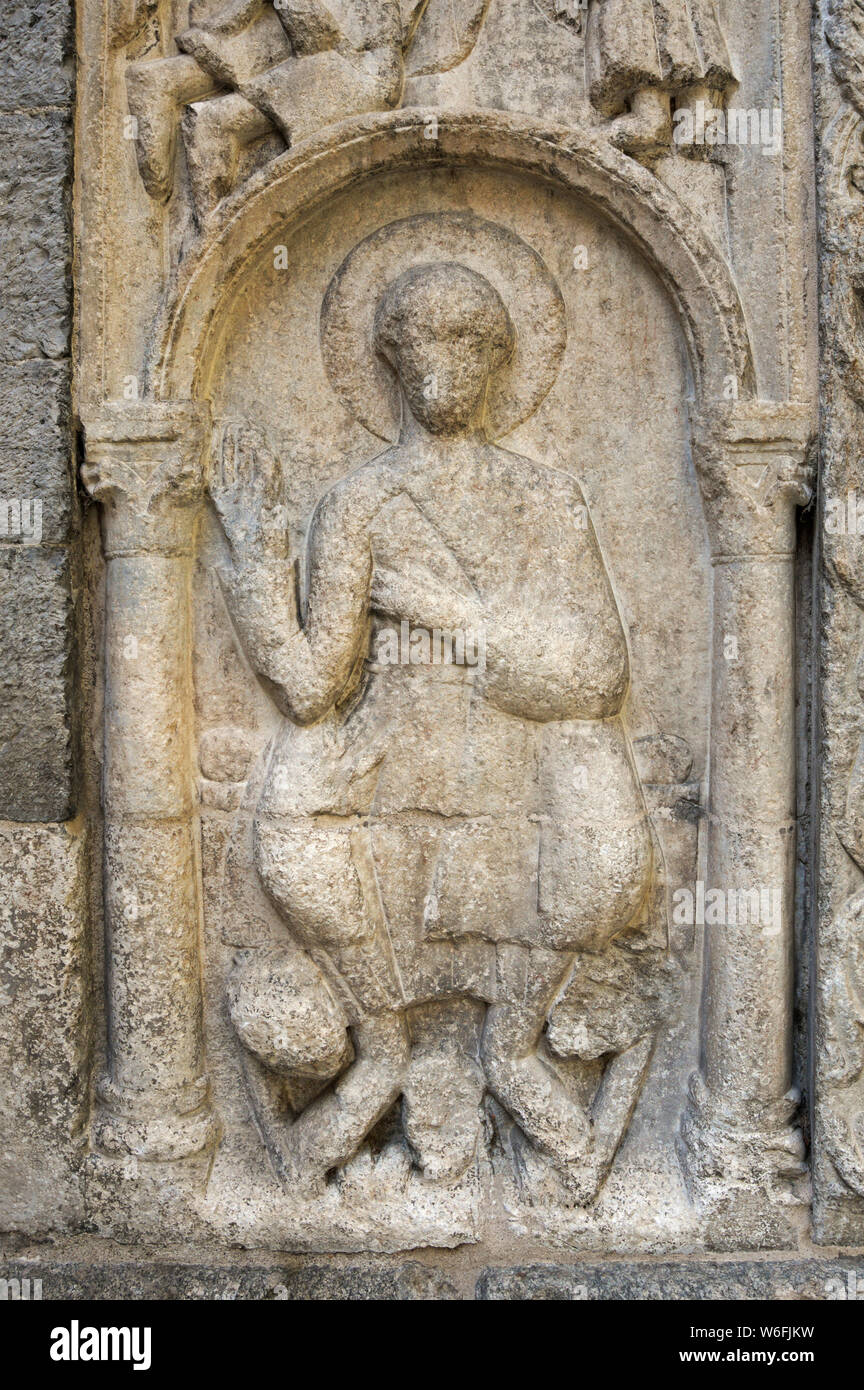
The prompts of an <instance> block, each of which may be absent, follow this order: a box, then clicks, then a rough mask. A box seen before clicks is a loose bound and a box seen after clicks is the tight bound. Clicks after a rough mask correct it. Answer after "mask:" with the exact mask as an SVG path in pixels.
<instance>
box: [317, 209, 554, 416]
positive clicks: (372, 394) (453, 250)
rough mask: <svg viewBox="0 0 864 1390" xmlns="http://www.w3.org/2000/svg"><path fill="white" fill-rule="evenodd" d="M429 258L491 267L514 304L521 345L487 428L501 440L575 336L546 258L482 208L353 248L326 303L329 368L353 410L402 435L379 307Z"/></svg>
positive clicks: (392, 226)
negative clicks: (379, 336) (378, 326)
mask: <svg viewBox="0 0 864 1390" xmlns="http://www.w3.org/2000/svg"><path fill="white" fill-rule="evenodd" d="M431 261H456V262H458V263H459V264H460V265H464V266H467V267H468V269H469V270H474V271H476V272H477V273H478V274H480V275H484V276H485V277H486V279H487V280H488V281H489V283H490V284H491V285H493V286H494V288H495V289H496V290H497V291H498V293H499V294H500V296H501V298H502V300H503V301H504V303H505V304H506V306H507V309H508V311H509V313H510V317H511V319H512V321H513V326H514V328H515V330H516V348H515V351H514V353H513V356H512V357H511V359H510V361H509V362H508V363H507V364H506V365H505V366H504V367H502V368H501V370H500V371H499V372H496V374H495V376H494V377H493V378H492V381H491V382H490V384H489V406H488V425H489V433H490V435H491V436H492V438H493V439H500V438H501V437H502V436H503V435H505V434H509V432H510V431H511V430H513V429H515V428H516V426H517V425H520V424H521V423H522V421H523V420H527V419H528V417H529V416H530V415H533V414H534V411H535V410H536V409H537V407H538V406H539V404H540V402H541V401H542V400H543V398H544V397H545V396H547V395H548V393H549V391H550V390H551V388H552V386H553V384H554V382H555V378H556V377H557V375H558V370H559V367H560V365H561V358H562V356H563V353H564V348H565V346H566V343H567V323H566V310H565V306H564V300H563V298H562V296H561V291H560V290H559V288H558V285H557V284H556V282H555V280H554V278H553V276H552V275H551V273H550V271H549V269H548V267H547V266H546V263H545V261H544V260H543V259H542V257H541V256H539V255H538V254H537V252H536V251H534V250H533V249H532V247H530V246H529V245H528V244H527V242H524V241H523V240H522V238H521V237H519V236H517V235H516V234H515V232H511V231H510V230H509V229H507V228H505V227H501V226H499V225H498V224H497V223H496V222H487V221H486V220H485V219H484V218H481V217H477V216H475V214H474V213H470V212H440V213H421V214H418V215H417V216H415V217H405V218H402V219H400V220H399V221H398V222H390V223H388V225H387V226H384V227H379V228H378V230H377V231H376V232H372V234H371V235H370V236H368V237H366V239H365V240H364V241H361V242H358V244H357V245H356V246H355V247H354V249H353V250H352V251H350V252H349V253H348V255H347V256H346V257H345V260H344V261H343V262H342V264H341V266H340V267H339V269H338V270H337V272H336V274H335V275H334V276H333V279H332V280H331V281H330V284H329V286H328V288H327V293H326V295H325V296H324V303H323V304H322V306H321V354H322V357H323V359H324V366H325V368H326V371H327V375H328V377H329V378H330V382H331V385H332V386H333V389H334V391H335V392H336V394H337V395H338V396H339V398H340V400H341V401H342V402H343V404H344V405H345V407H346V409H347V410H348V411H350V413H351V414H352V415H353V416H354V418H355V419H356V420H359V421H360V423H361V424H362V425H365V426H366V428H367V429H368V430H370V431H371V432H372V434H375V435H377V436H378V437H379V439H384V440H386V441H387V442H388V443H394V442H395V440H396V439H397V437H398V433H399V419H400V405H399V394H398V388H397V385H396V382H395V379H394V377H393V373H392V371H391V370H390V368H389V367H387V365H386V364H385V363H384V362H382V360H381V359H380V357H379V356H378V354H377V353H376V351H375V348H374V346H373V343H372V331H373V323H374V319H375V309H376V306H377V304H378V300H379V299H380V297H381V294H382V293H383V291H384V289H385V288H386V286H387V285H388V284H390V282H391V280H395V279H396V277H397V276H398V275H401V274H402V272H403V271H405V270H409V269H410V268H411V267H412V266H415V265H424V264H428V263H429V262H431Z"/></svg>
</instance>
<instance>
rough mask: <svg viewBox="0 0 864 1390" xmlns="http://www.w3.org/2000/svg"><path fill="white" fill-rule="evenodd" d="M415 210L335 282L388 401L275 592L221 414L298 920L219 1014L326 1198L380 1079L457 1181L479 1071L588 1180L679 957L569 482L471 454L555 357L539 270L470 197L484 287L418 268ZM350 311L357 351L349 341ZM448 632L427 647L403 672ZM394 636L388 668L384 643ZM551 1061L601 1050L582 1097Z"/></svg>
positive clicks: (346, 352)
mask: <svg viewBox="0 0 864 1390" xmlns="http://www.w3.org/2000/svg"><path fill="white" fill-rule="evenodd" d="M436 220H437V219H436ZM426 221H427V219H422V218H419V219H409V221H408V222H407V223H403V224H396V225H395V226H394V227H391V228H387V229H384V230H383V231H382V233H380V234H377V235H376V236H375V237H373V238H370V240H369V243H367V244H361V246H359V247H358V248H356V249H355V252H354V253H352V254H351V256H349V258H348V260H347V261H346V263H345V264H344V265H343V267H342V268H341V270H340V271H339V273H338V274H337V276H336V277H335V279H334V282H333V284H332V285H331V289H330V291H329V292H328V296H327V299H326V301H325V305H324V310H323V314H322V341H323V345H324V353H325V361H326V363H327V366H328V370H329V371H330V374H331V376H332V377H333V378H334V381H335V383H336V384H337V386H338V389H339V391H340V394H341V395H342V396H343V399H347V400H349V401H351V402H352V404H353V405H355V407H356V408H357V410H358V412H359V413H361V414H363V415H364V416H366V418H367V419H368V417H369V414H370V412H373V418H374V416H375V415H377V422H376V424H375V425H374V426H373V427H374V428H375V431H376V433H379V434H381V435H383V436H384V437H387V436H388V434H390V433H391V432H392V424H393V422H394V418H395V421H397V422H399V423H398V424H397V428H396V433H395V438H394V442H393V444H392V445H391V447H390V448H389V449H387V450H386V451H385V452H384V453H383V454H379V455H378V456H377V457H375V458H374V459H373V460H372V461H371V462H370V463H369V464H367V465H364V466H362V467H361V468H360V469H358V470H357V471H355V472H354V473H351V474H349V475H348V476H347V477H346V478H345V479H344V480H343V481H342V482H340V483H338V484H337V485H336V486H335V487H333V488H332V489H331V490H330V491H329V492H327V493H326V494H325V496H324V497H323V498H322V500H321V502H320V504H319V506H318V508H317V510H316V514H315V517H314V518H313V521H312V525H311V529H310V532H309V538H308V544H307V554H306V562H305V580H301V581H299V585H298V578H297V575H298V570H297V567H296V564H295V560H296V558H297V557H294V556H292V555H291V554H290V553H289V550H288V546H287V540H286V534H285V524H284V509H282V508H281V506H280V497H281V478H280V461H279V460H277V459H276V458H275V457H274V456H273V454H272V452H271V451H270V450H269V449H268V447H267V444H266V441H265V440H263V439H262V438H261V436H260V434H258V433H256V432H255V431H254V429H252V430H250V429H249V428H245V427H241V428H239V429H238V428H236V427H228V428H227V429H226V430H225V431H224V432H223V434H222V438H221V446H220V453H219V458H218V460H217V462H216V464H215V468H214V475H213V478H212V481H211V484H210V492H211V497H212V499H213V503H214V505H215V508H216V511H217V513H218V515H219V517H220V520H221V523H222V526H223V528H224V531H225V535H226V538H227V543H228V551H229V555H230V562H229V563H227V564H226V565H225V566H224V568H223V570H222V571H221V575H220V577H221V581H222V584H223V587H224V592H225V595H226V599H227V602H228V605H229V609H230V612H231V614H232V617H233V620H234V623H235V625H236V628H237V631H238V633H239V634H240V637H241V640H242V642H243V645H244V647H245V650H246V652H247V655H248V657H249V660H250V662H251V664H252V665H253V667H254V668H255V669H256V670H257V671H258V672H259V674H260V676H261V678H262V679H263V681H264V682H265V685H266V687H267V689H268V690H269V691H270V692H271V694H272V697H273V699H274V700H275V701H276V703H277V705H278V707H279V708H280V710H281V711H282V712H283V713H284V715H285V716H287V718H286V722H285V725H284V729H283V731H282V733H281V734H280V735H279V736H278V739H277V743H276V747H275V750H274V753H273V756H272V759H271V761H270V764H269V768H268V771H267V775H266V778H265V781H264V785H263V789H262V792H261V795H260V799H259V803H258V809H257V813H256V817H255V828H254V844H255V859H256V864H257V868H258V872H259V874H260V876H261V879H262V882H263V884H264V886H265V888H266V890H267V893H268V895H269V897H270V899H271V900H272V901H273V902H274V903H275V904H276V906H277V907H278V909H279V911H280V913H281V915H282V918H283V920H284V922H285V924H286V925H287V926H288V927H289V931H290V934H291V936H292V938H293V941H294V946H293V947H287V946H286V947H282V948H276V949H273V948H271V949H268V950H265V951H263V952H261V951H255V952H249V951H246V952H243V953H241V955H240V956H239V957H238V959H237V961H236V963H235V967H234V970H233V973H232V976H231V980H230V983H229V1006H230V1012H231V1017H232V1020H233V1022H234V1026H235V1028H236V1029H237V1032H238V1035H239V1037H240V1039H241V1041H242V1042H243V1045H244V1047H245V1049H246V1051H247V1053H248V1054H250V1055H249V1058H248V1060H247V1066H246V1072H247V1078H248V1081H249V1085H250V1088H251V1091H252V1094H253V1097H254V1104H255V1108H256V1114H257V1116H258V1121H259V1125H260V1127H261V1129H262V1132H263V1133H264V1135H265V1139H266V1142H267V1144H268V1148H269V1151H270V1154H271V1157H272V1159H273V1161H274V1165H275V1166H276V1168H277V1171H278V1172H279V1174H280V1176H281V1177H282V1178H283V1180H284V1181H285V1182H286V1183H288V1184H290V1186H291V1187H292V1188H295V1187H296V1186H297V1184H302V1185H304V1186H305V1187H308V1188H310V1189H312V1190H321V1186H322V1183H323V1180H324V1178H325V1176H326V1175H327V1174H328V1172H330V1171H331V1170H333V1169H335V1168H338V1167H339V1166H340V1165H343V1164H344V1163H346V1162H347V1160H348V1159H349V1158H351V1157H352V1155H353V1154H354V1153H355V1152H356V1151H357V1149H358V1147H359V1145H360V1144H361V1143H362V1141H363V1140H364V1139H365V1138H366V1136H367V1135H368V1134H369V1132H370V1131H371V1130H372V1129H373V1127H374V1126H375V1124H376V1123H377V1122H378V1121H379V1120H380V1119H381V1117H382V1116H383V1115H384V1113H385V1112H386V1111H388V1110H389V1109H390V1107H391V1106H392V1105H393V1103H394V1101H396V1100H397V1099H398V1098H399V1097H400V1095H401V1096H402V1123H403V1127H404V1133H405V1136H406V1138H407V1140H408V1142H409V1144H410V1147H411V1150H412V1152H413V1153H414V1155H415V1158H416V1161H417V1163H418V1165H419V1167H420V1168H421V1169H422V1171H423V1174H424V1176H425V1177H426V1178H427V1179H437V1180H452V1179H455V1178H457V1177H459V1176H460V1175H461V1174H462V1173H463V1172H464V1171H465V1169H466V1168H467V1167H468V1166H469V1165H470V1164H471V1163H472V1162H473V1161H474V1159H475V1157H476V1156H477V1153H478V1148H479V1141H480V1135H481V1132H482V1124H483V1117H482V1109H481V1101H482V1099H483V1095H484V1092H485V1091H487V1090H488V1091H489V1092H491V1094H492V1095H493V1096H494V1097H495V1099H496V1100H497V1102H498V1103H499V1104H500V1105H501V1107H502V1108H503V1110H504V1111H505V1112H506V1113H507V1114H509V1115H510V1116H512V1117H513V1118H514V1119H515V1120H516V1121H517V1122H518V1124H519V1126H520V1128H521V1130H522V1131H523V1132H524V1134H525V1135H527V1136H528V1137H529V1138H530V1139H531V1141H532V1142H533V1145H534V1146H535V1148H536V1150H538V1151H539V1152H540V1153H542V1154H543V1155H545V1156H546V1158H547V1159H549V1160H551V1161H552V1163H553V1164H554V1165H555V1167H556V1169H557V1170H558V1172H559V1173H560V1174H561V1175H562V1177H563V1179H564V1181H565V1183H566V1184H567V1186H568V1187H569V1189H570V1191H571V1193H572V1194H573V1195H574V1196H575V1199H576V1200H579V1201H587V1200H590V1199H591V1198H592V1197H593V1196H594V1195H595V1194H596V1191H597V1189H598V1186H599V1184H600V1183H601V1182H602V1179H603V1177H604V1176H605V1174H606V1172H607V1171H608V1168H609V1165H610V1164H611V1162H612V1159H613V1158H614V1154H615V1151H616V1149H617V1147H618V1145H619V1144H620V1142H621V1139H622V1137H623V1134H624V1132H625V1130H626V1127H627V1123H628V1121H629V1117H630V1114H631V1113H632V1109H633V1106H634V1105H635V1101H636V1099H637V1097H638V1092H639V1088H640V1085H641V1082H642V1080H643V1079H644V1075H645V1071H646V1069H647V1065H648V1063H649V1061H650V1056H651V1052H652V1048H653V1043H654V1037H655V1034H656V1029H657V1027H658V1026H659V1025H660V1023H661V1021H662V1019H663V1018H664V1017H666V1016H667V1014H668V1011H669V1009H670V1006H671V1001H672V997H673V995H674V979H675V973H676V972H675V967H674V963H673V962H672V960H671V958H670V956H669V953H668V942H667V935H666V929H665V902H664V900H663V894H662V864H661V862H660V860H659V854H658V847H657V845H656V840H655V837H654V836H653V834H652V830H651V825H650V821H649V818H648V813H647V809H646V804H645V800H644V796H643V793H642V789H641V785H640V781H639V777H638V773H637V771H636V767H635V764H634V761H633V755H632V750H631V748H630V745H629V741H628V738H627V734H626V732H625V729H624V727H623V725H622V723H621V718H620V716H621V708H622V703H623V700H624V697H625V695H626V692H627V685H628V656H627V646H626V638H625V634H624V629H623V626H622V623H621V619H620V616H619V614H618V610H617V606H616V603H615V600H614V597H613V594H612V590H611V587H610V583H609V579H608V576H607V573H606V570H605V566H604V564H603V560H602V557H601V555H600V552H599V548H598V546H597V542H596V539H595V537H594V533H593V529H592V526H591V522H590V518H589V516H588V511H587V508H586V505H585V501H584V498H583V496H582V494H581V492H580V490H579V487H578V485H577V484H576V483H575V481H574V480H572V479H571V478H570V477H569V476H568V475H565V474H562V473H560V472H557V471H556V470H554V469H549V468H548V467H546V466H543V465H540V464H538V463H535V462H533V461H530V460H527V459H524V458H520V457H518V456H516V455H514V454H510V453H508V452H506V451H504V450H502V449H500V448H498V447H496V446H495V445H494V444H493V443H492V442H491V441H492V438H494V436H495V434H496V433H500V432H502V431H503V429H504V428H509V427H511V426H512V423H514V415H515V417H516V418H520V417H521V416H523V415H524V414H525V413H530V412H531V410H532V409H533V408H535V407H536V404H537V401H538V400H539V399H540V398H541V397H542V395H544V394H545V392H546V391H547V390H548V388H549V385H550V384H551V380H550V378H551V377H554V361H555V354H554V340H555V338H556V337H558V338H559V339H560V336H561V334H562V333H563V322H562V319H561V313H560V300H559V297H558V294H557V290H556V288H555V286H554V283H553V282H551V279H550V277H549V276H548V272H546V271H545V267H543V266H542V262H539V261H538V258H537V257H536V256H535V255H534V253H532V252H530V251H529V249H528V248H527V247H525V246H524V245H522V246H520V245H519V243H518V240H517V239H515V238H513V237H512V235H508V236H505V234H504V233H503V231H501V229H495V228H490V227H489V226H488V224H482V223H479V222H477V221H476V220H474V221H472V220H471V219H468V218H465V217H455V218H453V219H452V232H453V234H454V235H453V239H454V242H456V243H457V244H458V243H460V242H461V243H462V246H463V247H464V248H465V249H468V250H469V251H470V252H472V253H473V257H474V259H475V260H476V261H477V262H478V263H479V264H483V263H485V264H487V265H488V266H489V267H490V270H489V274H490V275H491V276H492V279H491V280H490V278H487V276H486V275H483V274H481V273H480V271H479V270H478V269H474V268H471V266H470V265H468V264H466V263H464V262H463V261H461V260H460V261H456V260H453V261H447V262H442V261H438V262H426V261H424V260H423V240H424V232H425V224H426ZM437 233H438V235H439V236H440V227H438V228H437ZM504 242H506V243H507V244H506V247H505V248H504V249H503V250H502V243H504ZM385 252H386V254H385ZM496 262H497V265H498V274H499V275H500V274H501V268H502V263H505V262H506V263H507V265H508V269H509V270H510V272H511V274H510V277H509V280H506V281H505V283H504V284H503V285H502V290H503V293H500V292H499V289H498V288H496V287H495V284H494V283H493V280H494V279H496V278H497V277H496V275H495V270H494V267H495V265H496ZM400 264H402V265H404V266H405V268H404V269H403V270H402V271H401V273H396V272H397V270H398V267H399V265H400ZM520 272H521V273H520ZM505 299H506V303H505ZM363 313H366V314H368V315H369V317H370V319H371V321H372V322H371V323H368V324H364V323H363V321H362V315H363ZM514 324H515V325H518V328H514ZM370 331H371V336H372V340H373V342H374V346H375V349H376V350H377V353H378V355H379V358H380V363H379V365H377V366H376V365H375V364H374V363H372V362H366V361H363V360H362V356H360V355H358V353H357V346H358V343H359V341H360V340H361V339H362V338H364V337H368V336H369V335H370ZM533 336H536V337H539V339H540V342H541V344H542V345H543V348H544V350H543V351H542V352H540V351H538V347H537V344H536V343H535V342H533V341H532V337H533ZM550 341H551V343H552V345H553V351H552V354H551V361H552V366H551V368H550V366H549V346H550ZM383 372H386V373H388V374H389V377H390V381H389V383H388V385H389V387H390V390H389V392H382V391H381V390H380V389H379V388H380V376H381V374H382V373H383ZM502 376H504V377H505V378H507V380H506V387H505V388H503V389H501V390H499V391H496V382H497V379H498V378H500V377H502ZM394 405H395V406H398V408H399V409H398V414H396V415H395V417H394V415H393V407H394ZM388 407H389V408H388ZM508 415H509V419H508ZM388 416H389V419H388ZM442 634H443V635H444V640H445V645H446V654H445V659H444V660H443V661H441V662H436V661H435V659H434V656H433V657H432V658H431V659H429V658H428V657H427V659H426V660H425V661H424V660H422V659H421V660H420V661H417V660H416V659H415V658H416V653H417V652H418V651H426V652H428V651H430V650H432V647H431V646H430V644H434V643H435V642H436V640H440V639H441V636H442ZM400 643H408V644H409V646H410V649H411V651H412V652H414V653H415V657H413V658H411V659H410V660H408V661H407V662H405V661H402V660H400V659H399V658H398V657H395V656H393V655H391V654H392V653H397V652H398V651H399V650H400V647H399V644H400ZM478 652H480V653H482V660H479V659H478ZM298 948H303V949H302V950H298ZM304 951H305V952H308V955H306V954H304V953H303V952H304ZM312 961H314V962H316V964H317V967H318V969H315V967H314V966H313V965H312ZM612 1000H614V1001H615V1002H616V1016H615V1019H614V1021H613V1020H612V1019H610V1018H609V1017H608V1012H607V1011H608V1010H609V1006H610V1002H611V1001H612ZM619 1001H620V1004H622V1005H623V1007H620V1006H619ZM349 1022H350V1024H351V1025H352V1035H353V1042H352V1041H351V1040H350V1039H349V1033H348V1031H347V1030H348V1024H349ZM547 1024H548V1031H547ZM544 1032H545V1034H546V1035H545V1037H544ZM550 1053H551V1056H550ZM555 1056H559V1057H567V1058H571V1059H579V1060H581V1061H584V1062H585V1063H592V1062H595V1061H596V1059H598V1058H601V1057H602V1058H603V1059H604V1065H603V1066H602V1067H601V1069H600V1074H599V1076H595V1079H594V1095H593V1100H592V1099H591V1098H590V1095H589V1098H588V1100H587V1102H585V1103H583V1102H580V1100H579V1099H578V1098H577V1097H576V1095H575V1094H574V1092H573V1090H572V1089H568V1088H566V1087H565V1085H564V1084H563V1083H562V1081H561V1080H560V1078H559V1077H558V1076H557V1074H556V1072H555V1069H554V1057H555ZM334 1079H335V1085H333V1086H331V1088H330V1089H328V1090H326V1091H323V1093H322V1088H323V1087H324V1086H326V1085H327V1083H332V1082H333V1081H334Z"/></svg>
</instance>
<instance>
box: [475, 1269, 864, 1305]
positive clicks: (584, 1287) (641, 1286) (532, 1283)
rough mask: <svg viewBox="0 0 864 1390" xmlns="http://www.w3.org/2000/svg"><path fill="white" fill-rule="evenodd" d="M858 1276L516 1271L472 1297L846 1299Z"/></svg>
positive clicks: (485, 1279)
mask: <svg viewBox="0 0 864 1390" xmlns="http://www.w3.org/2000/svg"><path fill="white" fill-rule="evenodd" d="M860 1274H861V1271H860V1265H859V1264H856V1262H855V1261H854V1260H818V1259H809V1260H790V1259H778V1260H776V1261H771V1262H768V1261H765V1260H753V1261H750V1260H748V1261H746V1262H745V1261H743V1260H731V1261H729V1262H728V1263H723V1264H712V1263H711V1262H710V1261H699V1262H696V1261H689V1262H688V1261H681V1262H680V1263H677V1264H664V1263H657V1264H625V1263H623V1262H620V1261H616V1260H610V1261H608V1262H606V1263H603V1264H587V1263H586V1264H579V1265H574V1266H570V1267H567V1266H565V1265H524V1266H521V1267H519V1268H517V1269H488V1270H485V1271H484V1272H483V1274H481V1276H480V1278H479V1280H478V1282H477V1297H478V1299H482V1300H487V1301H506V1302H511V1301H524V1300H529V1301H533V1300H541V1299H550V1300H553V1301H556V1302H568V1301H571V1300H574V1299H575V1300H577V1301H594V1300H597V1299H600V1300H607V1299H614V1300H622V1301H625V1302H632V1301H634V1300H652V1301H656V1300H662V1301H664V1302H666V1301H675V1302H681V1301H688V1302H689V1301H692V1302H698V1301H704V1300H717V1301H723V1302H725V1301H727V1300H729V1301H743V1302H751V1301H758V1300H761V1299H766V1300H772V1299H777V1300H789V1301H795V1300H798V1299H806V1300H813V1299H815V1300H823V1299H831V1300H845V1299H847V1298H848V1299H852V1300H854V1299H856V1298H857V1297H858V1289H859V1287H860V1283H859V1281H860Z"/></svg>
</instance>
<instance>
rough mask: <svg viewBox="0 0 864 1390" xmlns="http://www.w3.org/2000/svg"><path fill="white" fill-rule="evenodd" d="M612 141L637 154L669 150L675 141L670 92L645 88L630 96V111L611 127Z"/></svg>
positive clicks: (619, 146) (617, 118)
mask: <svg viewBox="0 0 864 1390" xmlns="http://www.w3.org/2000/svg"><path fill="white" fill-rule="evenodd" d="M609 135H610V138H611V140H612V144H613V145H616V146H617V147H618V149H619V150H624V151H625V153H627V154H631V155H634V156H637V157H638V156H639V155H640V154H651V153H655V152H657V151H659V150H664V149H668V147H669V146H670V145H671V143H672V116H671V112H670V98H669V93H668V92H664V91H661V90H660V89H659V88H658V87H643V88H641V90H640V91H638V92H634V93H633V96H632V97H631V98H630V110H629V112H627V114H626V115H624V116H617V117H616V118H615V120H613V121H612V123H611V125H610V127H609Z"/></svg>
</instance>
